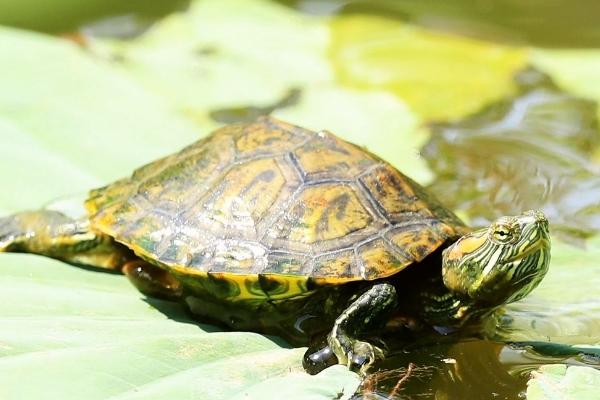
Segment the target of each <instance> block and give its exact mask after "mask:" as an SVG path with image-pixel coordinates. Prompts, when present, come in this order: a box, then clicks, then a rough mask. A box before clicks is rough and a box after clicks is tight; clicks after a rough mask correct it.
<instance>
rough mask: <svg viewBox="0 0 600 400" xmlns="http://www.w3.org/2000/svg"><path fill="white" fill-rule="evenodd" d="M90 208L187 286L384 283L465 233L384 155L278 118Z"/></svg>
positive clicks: (164, 165)
mask: <svg viewBox="0 0 600 400" xmlns="http://www.w3.org/2000/svg"><path fill="white" fill-rule="evenodd" d="M86 207H87V209H88V211H89V214H90V221H91V226H92V228H93V229H95V230H98V231H101V232H103V233H105V234H108V235H110V236H112V237H113V238H114V239H115V240H116V241H118V242H120V243H123V244H125V245H126V246H128V247H130V248H131V249H132V250H133V251H134V252H135V253H136V254H138V255H139V256H140V257H142V258H144V259H146V260H149V261H151V262H153V263H154V264H157V265H159V266H162V267H164V268H168V269H171V270H173V271H176V272H177V273H178V274H179V275H180V276H181V275H185V276H190V275H200V276H207V275H221V276H225V277H231V276H233V275H239V276H243V277H245V279H246V280H248V279H249V278H252V277H254V278H255V280H258V279H259V278H260V277H264V276H285V277H287V279H292V278H293V277H294V276H295V277H302V278H304V279H307V278H309V277H310V278H312V280H314V281H316V282H320V283H323V284H340V283H344V282H349V281H358V280H374V279H379V278H384V277H387V276H390V275H393V274H396V273H398V272H399V271H401V270H402V269H404V268H405V267H407V266H408V265H410V264H412V263H415V262H418V261H421V260H422V259H423V258H425V257H426V256H427V255H429V254H430V253H431V252H433V251H434V250H436V249H437V248H438V247H439V246H441V245H442V244H444V243H447V242H449V241H452V240H455V239H456V238H457V237H458V236H459V235H461V234H462V233H464V225H463V224H462V223H461V222H460V220H459V219H458V218H457V217H456V216H455V215H454V214H452V213H451V212H450V211H448V210H447V209H445V208H444V207H443V206H441V205H440V204H439V202H438V201H437V200H435V199H434V198H433V197H432V196H431V195H430V194H428V193H427V192H426V191H425V190H424V189H423V188H422V187H421V186H419V185H418V184H417V183H415V182H414V181H413V180H411V179H410V178H408V177H406V176H405V175H403V174H402V173H400V172H399V171H398V170H396V169H395V168H394V167H392V166H391V165H390V164H388V163H387V162H385V161H383V160H381V159H379V158H378V157H377V156H375V155H373V154H371V153H369V152H368V151H366V150H364V149H362V148H360V147H358V146H356V145H353V144H351V143H348V142H346V141H344V140H342V139H340V138H338V137H336V136H335V135H333V134H331V133H329V132H326V131H322V132H318V133H317V132H312V131H309V130H306V129H303V128H300V127H297V126H293V125H290V124H287V123H284V122H282V121H278V120H276V119H273V118H270V117H262V118H259V119H258V120H257V121H255V122H254V123H250V124H237V125H229V126H226V127H224V128H221V129H218V130H216V131H215V132H213V133H212V134H210V135H209V136H208V137H206V138H204V139H202V140H200V141H198V142H196V143H194V144H192V145H190V146H188V147H186V148H184V149H183V150H182V151H180V152H178V153H176V154H173V155H170V156H167V157H165V158H162V159H160V160H157V161H155V162H153V163H150V164H148V165H146V166H144V167H141V168H139V169H138V170H136V171H135V172H134V173H133V175H132V176H131V177H130V178H126V179H122V180H119V181H117V182H114V183H113V184H110V185H108V186H105V187H103V188H100V189H96V190H94V191H92V192H91V195H90V198H89V199H88V201H87V202H86ZM251 280H252V279H251Z"/></svg>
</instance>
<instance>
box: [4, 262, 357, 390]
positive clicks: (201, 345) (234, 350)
mask: <svg viewBox="0 0 600 400" xmlns="http://www.w3.org/2000/svg"><path fill="white" fill-rule="evenodd" d="M0 271H2V273H1V274H0V285H1V286H2V288H3V290H2V291H0V315H1V316H2V317H1V318H0V398H3V399H34V398H61V399H80V398H82V397H84V398H86V399H108V398H110V399H138V398H140V399H142V398H143V399H173V398H178V399H227V398H232V397H233V398H236V396H240V397H241V398H243V396H244V395H245V394H246V393H251V394H255V395H257V396H258V397H260V398H274V399H275V398H281V397H278V396H279V395H280V393H282V391H283V392H286V393H287V394H286V397H287V398H291V399H294V398H296V399H304V398H315V399H319V398H321V399H330V398H333V397H335V395H336V393H338V392H339V391H345V392H346V393H351V392H353V390H354V388H355V386H356V384H357V377H356V376H355V375H354V374H351V373H349V372H347V371H346V370H345V369H344V368H342V367H339V368H333V369H330V370H327V371H326V373H325V374H324V375H319V376H318V377H310V376H308V375H306V374H305V373H304V372H303V371H302V367H301V364H300V359H301V357H302V354H303V352H304V350H305V349H303V348H299V349H289V348H286V347H281V345H280V343H281V340H277V339H275V340H274V339H272V338H269V337H266V336H262V335H258V334H254V333H248V332H219V331H218V330H217V329H216V328H214V327H212V326H209V325H198V324H197V323H195V322H194V321H191V320H190V319H189V318H188V317H187V316H186V313H185V312H184V310H183V309H182V308H181V307H179V306H178V305H176V304H173V303H169V302H162V301H159V300H146V301H144V300H145V299H144V297H143V296H142V295H140V294H139V293H138V292H137V291H136V290H135V289H134V288H133V287H132V286H131V285H130V284H129V282H128V281H127V280H126V279H125V278H124V277H122V276H120V275H113V274H106V273H98V272H92V271H85V270H82V269H78V268H75V267H72V266H69V265H66V264H63V263H60V262H57V261H53V260H49V259H44V258H41V257H37V256H28V255H14V254H3V255H2V256H1V257H0ZM148 303H150V304H148ZM257 382H259V383H258V384H257ZM273 387H276V388H280V389H281V391H273V390H272V388H273ZM290 388H294V390H290ZM269 396H271V397H269ZM250 398H252V397H250Z"/></svg>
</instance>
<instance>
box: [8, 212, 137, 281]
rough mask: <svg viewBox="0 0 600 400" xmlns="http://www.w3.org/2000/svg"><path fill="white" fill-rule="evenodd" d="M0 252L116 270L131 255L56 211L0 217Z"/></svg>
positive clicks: (86, 226)
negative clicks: (37, 255) (25, 254)
mask: <svg viewBox="0 0 600 400" xmlns="http://www.w3.org/2000/svg"><path fill="white" fill-rule="evenodd" d="M0 252H14V253H34V254H40V255H43V256H47V257H51V258H56V259H59V260H62V261H66V262H69V263H72V264H78V265H84V266H89V267H95V268H103V269H112V270H119V269H120V268H121V267H122V266H123V264H124V263H126V262H127V261H128V260H129V259H131V258H133V257H134V256H133V253H132V252H131V251H129V250H127V249H126V248H125V247H123V246H121V245H119V244H117V243H115V242H114V241H113V240H112V239H111V238H110V237H108V236H105V235H99V234H96V233H94V232H92V231H91V230H90V229H89V224H88V221H87V220H74V219H72V218H70V217H68V216H66V215H64V214H62V213H60V212H58V211H52V210H39V211H25V212H21V213H17V214H14V215H11V216H8V217H3V218H0Z"/></svg>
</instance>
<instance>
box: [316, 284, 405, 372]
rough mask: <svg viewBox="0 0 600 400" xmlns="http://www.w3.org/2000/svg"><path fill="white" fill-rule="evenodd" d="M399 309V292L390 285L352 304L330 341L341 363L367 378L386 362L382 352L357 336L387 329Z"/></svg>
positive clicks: (339, 319)
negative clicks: (372, 368)
mask: <svg viewBox="0 0 600 400" xmlns="http://www.w3.org/2000/svg"><path fill="white" fill-rule="evenodd" d="M397 306H398V296H397V294H396V289H395V288H394V286H392V285H390V284H388V283H380V284H376V285H374V286H372V287H371V288H370V289H369V290H367V291H366V292H365V293H363V294H362V295H361V296H360V297H359V298H358V299H356V300H355V301H354V302H352V304H350V306H348V308H346V309H345V310H344V311H343V312H342V314H340V316H339V317H338V318H337V319H336V320H335V324H334V325H333V329H332V330H331V332H330V333H329V336H328V337H327V343H328V344H329V347H330V348H331V350H332V351H333V353H334V354H335V355H336V356H337V358H338V363H339V364H344V365H346V366H347V367H348V368H349V369H350V370H356V369H358V370H359V371H360V373H361V374H362V375H364V374H365V373H366V372H367V370H368V369H369V367H370V366H371V365H372V364H373V363H374V362H375V361H376V360H377V359H381V358H383V352H382V351H381V349H379V348H378V347H376V346H374V345H372V344H371V343H368V342H363V341H361V340H358V339H357V336H359V335H360V334H362V333H366V332H369V331H373V330H375V329H377V328H379V327H382V326H383V325H385V323H386V322H387V320H388V319H389V318H390V316H391V314H392V312H393V311H394V310H395V309H396V307H397Z"/></svg>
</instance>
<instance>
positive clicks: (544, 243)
mask: <svg viewBox="0 0 600 400" xmlns="http://www.w3.org/2000/svg"><path fill="white" fill-rule="evenodd" d="M543 248H550V240H548V239H546V238H542V239H540V240H538V241H537V242H536V243H535V244H534V245H532V246H530V247H529V248H528V249H527V250H525V251H524V252H522V253H518V254H515V255H514V256H513V257H511V258H509V259H508V262H513V261H517V260H521V259H523V258H526V257H529V256H530V255H532V254H533V253H535V252H538V251H540V250H541V249H543Z"/></svg>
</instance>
